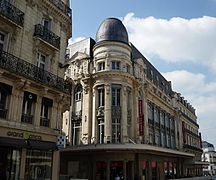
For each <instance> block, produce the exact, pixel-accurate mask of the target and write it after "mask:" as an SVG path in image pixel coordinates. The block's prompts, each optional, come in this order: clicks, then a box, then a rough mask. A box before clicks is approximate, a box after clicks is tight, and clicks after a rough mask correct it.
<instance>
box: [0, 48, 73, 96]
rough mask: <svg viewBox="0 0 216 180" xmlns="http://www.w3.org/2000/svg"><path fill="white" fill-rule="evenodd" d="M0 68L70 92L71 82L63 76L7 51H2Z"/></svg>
mask: <svg viewBox="0 0 216 180" xmlns="http://www.w3.org/2000/svg"><path fill="white" fill-rule="evenodd" d="M0 68H3V69H6V70H8V71H10V72H11V73H14V74H17V75H20V76H23V77H25V78H28V79H30V80H33V81H35V82H38V83H42V84H45V85H47V86H50V87H52V88H55V89H57V90H59V91H61V92H65V93H68V94H69V93H70V84H69V83H68V82H66V81H65V80H64V79H63V78H60V77H58V76H56V75H54V74H52V73H50V72H48V71H45V70H43V69H41V68H39V67H37V66H35V65H34V64H31V63H28V62H26V61H24V60H22V59H20V58H18V57H16V56H14V55H12V54H9V53H7V52H5V51H0Z"/></svg>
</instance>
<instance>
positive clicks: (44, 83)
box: [0, 0, 71, 180]
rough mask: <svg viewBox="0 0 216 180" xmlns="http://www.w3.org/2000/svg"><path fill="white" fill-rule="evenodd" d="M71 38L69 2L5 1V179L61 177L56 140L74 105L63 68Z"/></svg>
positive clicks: (0, 91) (0, 105) (0, 86)
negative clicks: (66, 116)
mask: <svg viewBox="0 0 216 180" xmlns="http://www.w3.org/2000/svg"><path fill="white" fill-rule="evenodd" d="M70 36H71V10H70V8H69V1H67V0H64V1H58V2H57V1H50V0H21V1H6V0H2V1H0V153H1V154H2V155H3V157H4V158H1V160H0V168H1V169H0V172H4V173H3V174H1V178H3V179H21V180H22V179H23V180H24V179H40V178H42V179H53V180H54V179H58V172H59V170H58V169H59V151H57V150H56V142H57V137H58V136H59V135H61V134H62V132H61V129H62V114H63V112H65V110H69V104H70V84H69V83H68V82H66V81H65V80H64V68H62V64H63V63H64V59H65V50H66V46H67V40H68V39H69V38H70ZM12 158H13V159H12ZM36 159H38V160H37V161H36ZM33 162H34V163H33ZM21 167H22V168H21ZM5 176H6V177H5Z"/></svg>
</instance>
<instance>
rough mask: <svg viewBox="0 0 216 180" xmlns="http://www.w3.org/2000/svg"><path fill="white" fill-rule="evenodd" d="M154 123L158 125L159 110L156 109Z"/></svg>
mask: <svg viewBox="0 0 216 180" xmlns="http://www.w3.org/2000/svg"><path fill="white" fill-rule="evenodd" d="M154 121H155V122H157V123H159V110H158V109H157V108H155V109H154Z"/></svg>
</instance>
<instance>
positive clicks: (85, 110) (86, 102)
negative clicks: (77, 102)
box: [82, 82, 91, 144]
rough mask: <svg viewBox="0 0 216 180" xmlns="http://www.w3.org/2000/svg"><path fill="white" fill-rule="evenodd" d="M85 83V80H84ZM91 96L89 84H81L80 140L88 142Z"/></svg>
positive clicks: (84, 142)
mask: <svg viewBox="0 0 216 180" xmlns="http://www.w3.org/2000/svg"><path fill="white" fill-rule="evenodd" d="M86 83H87V82H86ZM90 104H91V98H90V91H89V86H88V85H87V84H83V101H82V142H83V144H88V143H89V142H90V141H89V140H90V134H91V133H90V131H89V130H90V124H91V123H90V120H91V118H90V115H91V114H90V112H91V111H90V110H91V106H90Z"/></svg>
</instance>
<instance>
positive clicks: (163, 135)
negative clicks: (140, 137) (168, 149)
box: [161, 132, 166, 147]
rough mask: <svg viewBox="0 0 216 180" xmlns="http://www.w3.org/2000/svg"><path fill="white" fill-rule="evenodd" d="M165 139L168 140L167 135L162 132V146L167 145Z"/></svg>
mask: <svg viewBox="0 0 216 180" xmlns="http://www.w3.org/2000/svg"><path fill="white" fill-rule="evenodd" d="M165 141H166V137H165V134H164V132H161V145H162V147H165Z"/></svg>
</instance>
